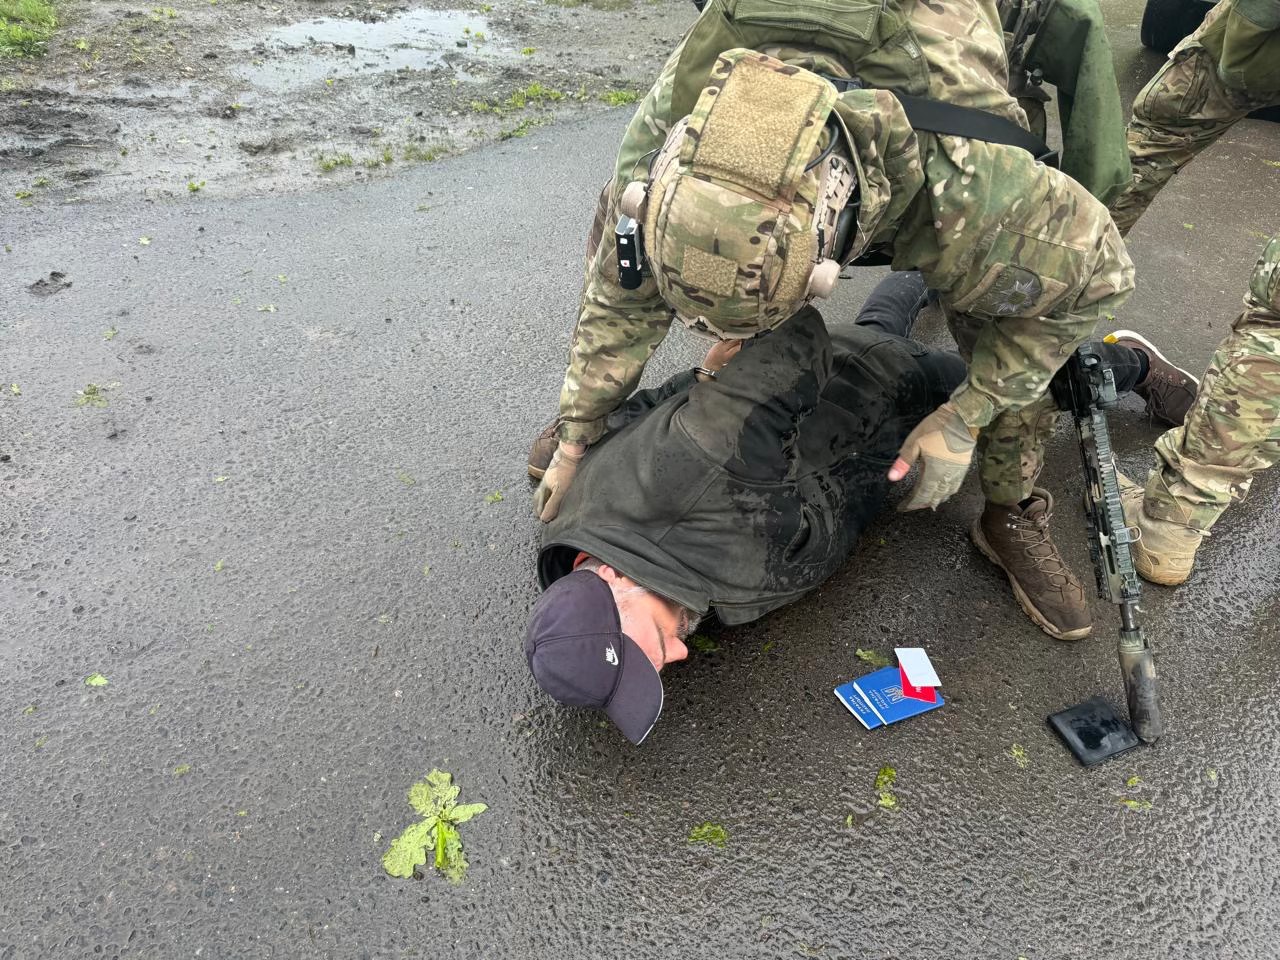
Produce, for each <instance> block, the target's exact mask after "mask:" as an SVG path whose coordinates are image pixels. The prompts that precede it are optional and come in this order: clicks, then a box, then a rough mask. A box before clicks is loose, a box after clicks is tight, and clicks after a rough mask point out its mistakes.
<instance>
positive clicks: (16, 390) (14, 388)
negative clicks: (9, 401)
mask: <svg viewBox="0 0 1280 960" xmlns="http://www.w3.org/2000/svg"><path fill="white" fill-rule="evenodd" d="M9 392H10V393H12V394H13V395H14V396H15V397H20V396H22V388H21V387H20V386H18V385H17V384H16V383H11V384H9Z"/></svg>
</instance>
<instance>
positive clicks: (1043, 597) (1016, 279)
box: [945, 174, 1133, 640]
mask: <svg viewBox="0 0 1280 960" xmlns="http://www.w3.org/2000/svg"><path fill="white" fill-rule="evenodd" d="M1038 186H1039V187H1040V191H1038V192H1039V193H1040V195H1039V196H1037V197H1036V202H1034V203H1032V204H1031V205H1029V206H1028V207H1027V208H1026V209H1025V210H1024V209H1023V208H1021V206H1018V207H1015V209H1016V210H1017V211H1018V212H1017V213H1016V214H1014V215H1013V216H1010V217H1009V218H1008V220H1006V222H1005V224H1003V225H1002V227H1001V232H1000V234H999V235H998V236H997V239H996V242H995V244H994V247H993V250H992V251H991V252H990V253H988V254H987V255H986V256H985V258H984V259H982V260H979V261H977V262H976V263H974V264H973V265H972V267H971V268H970V270H969V277H970V283H972V286H970V287H969V289H968V290H967V291H964V292H961V293H959V295H958V296H957V294H956V290H954V289H953V290H952V291H950V293H949V295H948V296H947V297H946V298H945V299H947V300H949V301H950V308H951V309H949V310H948V320H949V322H950V324H951V329H952V332H953V334H954V335H955V337H956V342H957V343H958V344H959V345H960V347H961V351H962V353H963V354H964V355H965V356H966V357H967V358H969V359H970V361H971V365H972V371H971V374H970V379H971V380H973V379H974V374H975V373H978V372H979V371H980V373H979V377H980V379H981V381H982V383H983V384H984V386H986V385H989V386H988V388H989V389H992V390H993V391H994V390H1000V389H1005V390H1009V389H1021V390H1023V392H1024V394H1031V395H1032V396H1033V397H1035V399H1030V400H1029V402H1028V401H1024V402H1022V403H1020V404H1017V405H1015V406H1013V407H1012V408H1011V409H1007V410H1005V411H1004V412H1003V413H1001V414H1000V415H999V416H998V417H996V419H994V420H993V421H992V422H991V423H990V424H989V425H988V426H987V427H986V428H985V429H984V430H983V431H982V433H981V435H980V436H979V449H978V455H979V458H980V466H979V471H980V476H981V480H982V490H983V493H984V494H985V495H986V499H987V503H986V506H985V508H984V510H983V512H982V514H981V516H979V517H978V518H977V520H976V521H975V522H974V525H973V529H972V530H971V534H970V535H971V537H972V539H973V542H974V544H975V545H976V546H977V547H978V549H979V550H980V551H981V552H982V553H983V554H984V555H985V556H986V557H988V559H990V560H992V561H993V562H994V563H996V564H997V565H998V566H1000V568H1001V569H1002V570H1004V571H1005V573H1006V574H1007V575H1008V577H1009V582H1010V585H1011V586H1012V588H1013V591H1014V595H1015V597H1016V598H1017V599H1018V602H1019V603H1020V605H1021V606H1022V608H1023V610H1024V611H1025V612H1026V613H1027V615H1028V616H1030V617H1031V619H1032V620H1033V621H1034V622H1035V623H1036V624H1037V625H1039V626H1040V627H1041V628H1042V629H1043V630H1044V631H1045V632H1046V633H1048V634H1049V635H1050V636H1053V637H1055V638H1058V639H1063V640H1074V639H1079V638H1081V637H1084V636H1088V634H1089V632H1090V630H1091V628H1092V622H1091V618H1090V616H1089V609H1088V605H1087V603H1086V602H1085V591H1084V587H1083V585H1082V584H1081V582H1080V580H1079V579H1078V578H1077V577H1075V576H1074V575H1073V574H1072V572H1071V570H1070V568H1069V567H1068V566H1067V565H1066V563H1065V562H1064V561H1063V559H1062V557H1061V555H1060V554H1059V552H1058V549H1057V546H1056V545H1055V544H1054V542H1053V539H1052V537H1051V536H1050V533H1049V525H1048V524H1049V518H1050V516H1051V515H1052V512H1053V498H1052V496H1051V495H1050V494H1049V492H1048V491H1046V490H1043V489H1040V488H1038V487H1036V486H1035V480H1036V477H1037V476H1038V474H1039V472H1040V468H1041V463H1042V459H1043V451H1044V442H1045V439H1046V438H1047V436H1048V435H1049V434H1050V433H1051V432H1052V430H1053V427H1054V424H1055V422H1056V420H1057V409H1056V407H1055V405H1054V404H1053V401H1052V400H1051V399H1049V398H1047V397H1045V396H1044V392H1045V391H1046V389H1047V387H1048V382H1049V378H1050V377H1051V376H1052V373H1053V372H1054V371H1055V370H1056V369H1057V368H1058V367H1060V366H1061V365H1062V364H1063V363H1065V362H1066V359H1067V357H1068V356H1070V354H1071V352H1072V351H1073V350H1074V349H1075V348H1076V347H1077V346H1078V345H1079V344H1080V343H1082V342H1083V341H1084V340H1085V339H1087V338H1088V337H1089V336H1090V334H1091V333H1092V332H1093V330H1094V328H1095V327H1096V325H1097V321H1098V319H1099V317H1100V316H1101V315H1102V314H1103V313H1105V312H1108V311H1111V310H1114V309H1116V307H1117V306H1118V304H1119V303H1120V302H1121V301H1122V300H1123V299H1124V297H1125V296H1126V295H1127V293H1128V291H1129V290H1130V289H1131V288H1132V283H1133V280H1132V264H1131V263H1130V261H1129V259H1128V257H1127V255H1126V254H1125V251H1124V248H1123V242H1122V241H1121V239H1120V236H1119V233H1118V232H1117V231H1116V230H1115V228H1114V226H1112V224H1111V222H1110V220H1109V218H1108V217H1107V214H1106V211H1105V210H1104V209H1103V208H1102V207H1101V205H1099V204H1098V203H1097V202H1096V201H1095V200H1093V198H1091V197H1089V196H1088V195H1087V194H1085V193H1084V190H1083V188H1081V187H1079V186H1078V185H1077V184H1075V183H1074V182H1072V181H1070V180H1068V179H1067V178H1065V177H1060V176H1058V175H1056V174H1055V175H1053V176H1049V175H1046V181H1045V182H1043V183H1040V184H1038ZM1042 199H1043V202H1041V200H1042ZM1066 211H1069V214H1067V213H1066ZM974 280H976V282H973V281H974ZM1037 395H1038V396H1037Z"/></svg>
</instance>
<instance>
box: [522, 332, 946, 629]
mask: <svg viewBox="0 0 1280 960" xmlns="http://www.w3.org/2000/svg"><path fill="white" fill-rule="evenodd" d="M837 344H838V347H839V349H835V350H833V347H832V341H831V338H830V337H829V335H828V333H827V330H826V327H825V326H824V324H823V322H822V317H821V316H820V315H819V314H818V312H817V311H816V310H813V309H806V310H804V311H803V312H801V313H800V314H798V315H796V316H795V317H793V318H792V319H790V320H788V321H787V322H786V323H784V324H782V326H780V327H779V328H778V329H776V330H774V331H773V332H771V333H768V334H765V335H762V336H759V337H756V338H754V339H752V340H750V341H748V342H747V343H746V344H745V345H744V346H743V348H742V350H741V351H740V352H739V354H738V355H737V356H736V357H735V358H734V359H733V361H732V362H731V363H729V364H728V366H726V367H725V369H724V371H723V372H722V373H721V375H720V378H719V379H718V380H715V381H712V382H708V383H697V382H696V380H695V378H694V377H693V374H692V373H691V372H690V373H684V374H680V375H678V376H676V377H673V378H672V379H671V380H669V381H668V382H667V383H666V384H664V385H663V386H661V387H659V388H657V389H656V390H647V391H640V392H639V393H637V394H636V395H635V396H633V397H632V398H631V399H630V400H629V401H628V402H627V403H626V404H625V405H624V406H623V407H622V408H620V409H619V410H618V411H616V412H615V413H614V414H613V416H612V417H611V418H610V423H609V427H610V432H609V433H608V434H607V435H606V437H605V438H604V439H603V440H601V441H600V442H599V443H597V444H595V445H594V446H592V447H591V448H590V450H589V452H588V454H587V456H586V458H585V459H584V460H583V462H582V465H581V466H580V467H579V469H578V475H577V477H576V479H575V481H574V484H573V486H572V487H570V489H569V492H568V494H567V495H566V497H565V499H564V502H563V504H562V505H561V507H560V513H559V515H558V516H557V518H556V519H555V520H554V521H552V522H551V523H549V524H547V525H546V526H545V527H544V528H543V538H542V550H541V554H540V556H539V561H538V576H539V580H540V581H541V583H542V586H543V587H544V588H545V587H546V586H547V585H549V584H550V583H552V582H553V581H555V580H557V579H559V578H560V577H562V576H564V575H565V574H566V573H568V572H569V571H570V570H571V569H572V567H573V561H574V558H575V557H576V556H577V554H578V553H579V551H583V552H586V553H588V554H590V555H592V556H594V557H597V558H599V559H600V560H602V561H604V562H605V563H607V564H609V565H610V566H612V567H614V568H616V569H617V570H619V571H621V572H622V573H625V574H626V575H627V576H629V577H631V578H632V579H633V580H636V581H637V582H638V583H640V584H641V585H643V586H645V587H648V588H649V589H651V590H653V591H655V592H656V593H659V594H661V595H662V596H665V597H667V598H669V599H671V600H675V601H677V602H679V603H681V604H683V605H684V606H686V607H688V608H689V609H691V610H695V611H699V612H705V611H706V610H707V609H708V608H710V607H714V608H715V611H716V613H717V615H718V616H719V618H720V619H721V621H723V622H724V623H726V624H737V623H745V622H747V621H750V620H754V619H756V618H757V617H761V616H763V615H764V614H766V613H768V612H769V611H771V610H774V609H776V608H778V607H780V606H782V605H784V604H786V603H790V602H791V601H793V600H795V599H797V598H799V597H800V596H802V595H803V594H805V593H807V592H808V591H810V590H812V589H813V588H814V587H816V586H818V584H820V583H821V582H822V581H823V580H825V579H826V578H827V577H829V576H830V575H831V574H832V573H834V572H835V571H836V570H837V569H838V568H839V567H840V565H841V564H842V563H843V562H844V560H845V558H846V557H847V556H848V555H849V552H850V551H851V550H852V549H853V546H854V544H855V542H856V541H857V538H858V535H859V534H860V533H861V531H862V529H863V527H865V526H866V524H867V522H868V521H869V520H870V519H871V518H872V517H873V516H874V515H875V513H876V512H877V511H878V510H879V509H880V506H881V504H882V503H883V501H884V496H885V491H886V488H887V486H888V480H887V477H886V474H887V472H888V470H889V467H890V465H891V464H892V463H893V460H894V458H895V456H896V455H897V452H898V450H899V448H900V447H901V445H902V441H903V439H904V438H905V437H906V434H907V433H908V432H910V430H911V429H912V427H914V426H915V425H916V423H918V422H919V421H920V420H921V419H922V418H923V417H924V416H925V415H926V414H928V413H929V412H930V411H931V410H933V409H934V408H935V407H936V406H937V405H938V404H939V403H941V402H942V401H943V400H945V399H946V393H945V392H941V393H940V392H939V389H938V386H937V385H936V384H931V382H930V377H928V376H927V375H926V373H925V371H924V370H923V369H922V367H921V364H920V362H919V361H920V358H921V357H923V356H924V355H926V354H927V353H928V352H929V351H928V350H927V348H925V347H923V346H921V345H920V344H917V343H915V342H914V341H911V340H904V339H902V338H900V337H894V336H890V335H887V334H884V333H881V332H878V331H875V330H872V329H870V328H866V327H854V328H853V330H852V332H850V333H848V334H844V335H842V336H840V337H839V338H838V339H837ZM958 362H959V361H958V358H957V363H958ZM960 370H961V372H962V371H963V367H961V368H960ZM950 386H954V384H951V385H949V386H948V389H949V388H950Z"/></svg>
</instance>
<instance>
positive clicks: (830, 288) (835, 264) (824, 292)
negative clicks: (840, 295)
mask: <svg viewBox="0 0 1280 960" xmlns="http://www.w3.org/2000/svg"><path fill="white" fill-rule="evenodd" d="M839 279H840V263H839V261H837V260H819V261H818V262H817V263H816V264H814V267H813V270H811V271H810V272H809V285H808V286H807V287H806V288H805V296H806V297H818V298H819V299H822V300H825V299H827V297H829V296H831V294H832V293H834V292H835V289H836V281H837V280H839Z"/></svg>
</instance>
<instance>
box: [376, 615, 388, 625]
mask: <svg viewBox="0 0 1280 960" xmlns="http://www.w3.org/2000/svg"><path fill="white" fill-rule="evenodd" d="M375 619H376V620H377V621H378V622H379V623H383V624H385V623H390V622H391V614H389V613H380V614H378V616H377V617H376V618H375Z"/></svg>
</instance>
